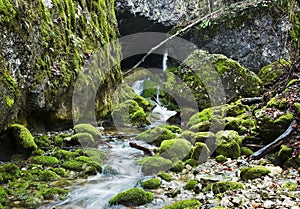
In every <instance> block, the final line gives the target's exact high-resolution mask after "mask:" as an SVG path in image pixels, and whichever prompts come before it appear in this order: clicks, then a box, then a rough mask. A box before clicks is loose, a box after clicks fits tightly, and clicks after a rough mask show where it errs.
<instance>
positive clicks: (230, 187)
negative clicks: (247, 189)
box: [205, 181, 244, 194]
mask: <svg viewBox="0 0 300 209" xmlns="http://www.w3.org/2000/svg"><path fill="white" fill-rule="evenodd" d="M243 188H244V184H243V183H240V182H231V181H221V182H216V183H211V184H209V185H207V186H206V188H205V191H211V190H212V191H213V192H214V193H215V194H218V193H224V192H226V191H234V190H238V189H243Z"/></svg>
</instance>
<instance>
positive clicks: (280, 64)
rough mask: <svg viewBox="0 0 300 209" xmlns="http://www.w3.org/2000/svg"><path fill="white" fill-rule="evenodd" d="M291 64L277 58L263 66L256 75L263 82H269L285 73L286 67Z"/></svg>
mask: <svg viewBox="0 0 300 209" xmlns="http://www.w3.org/2000/svg"><path fill="white" fill-rule="evenodd" d="M290 65H291V63H290V62H289V61H286V60H279V61H276V62H273V63H271V64H269V65H267V66H265V67H263V68H262V69H261V70H260V71H259V73H258V77H259V78H260V79H261V80H262V81H263V82H264V83H265V84H268V83H271V82H273V81H275V80H277V79H279V78H280V77H281V76H283V75H284V73H286V71H287V69H288V67H289V66H290Z"/></svg>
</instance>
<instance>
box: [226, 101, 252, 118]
mask: <svg viewBox="0 0 300 209" xmlns="http://www.w3.org/2000/svg"><path fill="white" fill-rule="evenodd" d="M247 109H248V108H247V106H246V105H243V104H242V102H241V100H237V101H236V102H234V103H231V104H230V105H228V106H226V109H225V112H226V115H227V116H228V117H229V116H231V117H236V116H238V115H241V114H243V113H245V112H246V111H247Z"/></svg>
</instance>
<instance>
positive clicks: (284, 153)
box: [277, 145, 293, 164]
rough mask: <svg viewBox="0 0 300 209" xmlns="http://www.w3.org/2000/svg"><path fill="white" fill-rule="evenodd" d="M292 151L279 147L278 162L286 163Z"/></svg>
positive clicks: (284, 146) (286, 147) (288, 148)
mask: <svg viewBox="0 0 300 209" xmlns="http://www.w3.org/2000/svg"><path fill="white" fill-rule="evenodd" d="M292 152H293V149H292V148H290V147H288V146H286V145H281V147H280V150H279V152H278V153H277V156H278V159H279V161H280V162H281V163H282V164H283V163H284V162H285V161H287V160H288V159H289V158H290V157H291V155H292Z"/></svg>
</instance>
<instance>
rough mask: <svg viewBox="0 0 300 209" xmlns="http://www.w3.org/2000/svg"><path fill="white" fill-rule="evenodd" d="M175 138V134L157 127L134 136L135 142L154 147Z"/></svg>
mask: <svg viewBox="0 0 300 209" xmlns="http://www.w3.org/2000/svg"><path fill="white" fill-rule="evenodd" d="M174 138H176V134H174V133H173V132H172V131H170V130H169V129H167V128H163V127H160V126H157V127H155V128H153V129H149V130H147V131H144V132H142V133H140V134H139V135H137V136H136V139H137V140H141V141H145V142H147V143H150V144H153V145H155V146H160V144H161V142H162V141H164V140H168V139H174Z"/></svg>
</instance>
